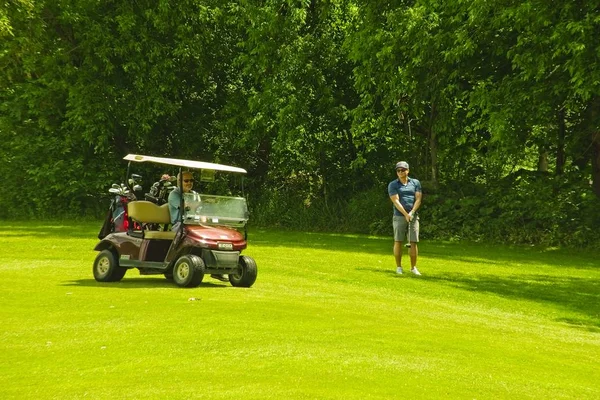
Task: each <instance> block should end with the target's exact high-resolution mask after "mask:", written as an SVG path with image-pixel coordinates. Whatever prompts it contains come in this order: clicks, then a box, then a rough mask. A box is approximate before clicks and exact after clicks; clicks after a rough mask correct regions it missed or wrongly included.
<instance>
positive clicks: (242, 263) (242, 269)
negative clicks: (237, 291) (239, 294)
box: [229, 256, 258, 287]
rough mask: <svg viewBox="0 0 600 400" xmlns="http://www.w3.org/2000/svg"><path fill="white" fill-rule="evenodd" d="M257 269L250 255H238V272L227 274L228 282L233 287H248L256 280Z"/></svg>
mask: <svg viewBox="0 0 600 400" xmlns="http://www.w3.org/2000/svg"><path fill="white" fill-rule="evenodd" d="M257 275H258V269H257V268H256V262H255V261H254V259H253V258H252V257H248V256H240V259H239V261H238V273H237V274H229V282H230V283H231V286H235V287H250V286H252V285H253V284H254V282H255V281H256V276H257Z"/></svg>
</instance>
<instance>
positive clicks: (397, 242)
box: [388, 161, 422, 275]
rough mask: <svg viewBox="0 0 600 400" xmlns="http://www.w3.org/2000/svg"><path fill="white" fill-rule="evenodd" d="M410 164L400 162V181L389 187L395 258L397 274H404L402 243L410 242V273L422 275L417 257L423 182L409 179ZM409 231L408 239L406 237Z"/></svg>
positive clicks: (392, 182)
mask: <svg viewBox="0 0 600 400" xmlns="http://www.w3.org/2000/svg"><path fill="white" fill-rule="evenodd" d="M408 172H409V169H408V163H407V162H406V161H400V162H398V163H397V164H396V175H397V176H398V179H395V180H393V181H391V182H390V184H389V185H388V194H389V195H390V200H392V204H393V205H394V219H393V224H394V258H395V259H396V273H397V274H402V273H403V272H404V271H403V269H402V242H403V241H404V240H405V239H406V240H407V241H408V242H410V250H409V251H408V254H409V255H410V266H411V268H410V272H412V273H413V274H415V275H421V273H420V272H419V270H418V269H417V255H418V254H419V249H418V247H417V243H418V242H419V217H418V216H417V210H418V209H419V207H421V195H422V192H421V182H419V180H418V179H412V178H409V177H408ZM407 231H408V238H407V237H406V234H407Z"/></svg>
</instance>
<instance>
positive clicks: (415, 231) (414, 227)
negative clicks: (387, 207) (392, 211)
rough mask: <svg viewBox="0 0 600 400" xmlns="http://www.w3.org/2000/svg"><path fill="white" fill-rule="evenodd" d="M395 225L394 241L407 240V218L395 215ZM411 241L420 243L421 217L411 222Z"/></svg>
mask: <svg viewBox="0 0 600 400" xmlns="http://www.w3.org/2000/svg"><path fill="white" fill-rule="evenodd" d="M393 225H394V241H396V242H404V241H406V233H407V231H408V225H409V224H408V222H406V218H404V216H403V215H401V216H397V215H394V220H393ZM408 241H409V242H411V243H418V242H419V217H418V216H417V217H416V218H413V220H412V221H411V222H410V237H409V240H408Z"/></svg>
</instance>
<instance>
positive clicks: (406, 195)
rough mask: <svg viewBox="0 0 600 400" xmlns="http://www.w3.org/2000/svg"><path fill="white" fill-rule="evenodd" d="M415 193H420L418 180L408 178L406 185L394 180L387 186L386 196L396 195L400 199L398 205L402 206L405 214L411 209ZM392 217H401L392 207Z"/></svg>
mask: <svg viewBox="0 0 600 400" xmlns="http://www.w3.org/2000/svg"><path fill="white" fill-rule="evenodd" d="M417 192H419V193H421V182H419V180H418V179H412V178H408V182H406V185H404V184H403V183H402V182H400V180H399V179H394V180H393V181H391V182H390V184H389V185H388V194H389V195H390V197H391V196H393V195H395V194H397V195H398V197H399V198H400V204H402V207H404V209H405V210H406V212H410V211H411V210H412V209H413V206H414V205H415V199H416V194H417ZM394 215H398V216H401V215H402V213H401V212H400V211H398V209H397V208H396V207H394Z"/></svg>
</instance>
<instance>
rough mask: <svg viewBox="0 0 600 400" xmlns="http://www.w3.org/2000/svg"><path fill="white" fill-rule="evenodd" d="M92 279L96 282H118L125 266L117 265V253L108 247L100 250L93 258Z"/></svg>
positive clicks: (123, 273) (123, 274)
mask: <svg viewBox="0 0 600 400" xmlns="http://www.w3.org/2000/svg"><path fill="white" fill-rule="evenodd" d="M93 272H94V279H96V280H97V281H98V282H118V281H120V280H121V279H123V276H125V272H127V268H124V267H121V266H119V261H118V258H117V255H116V254H115V253H114V251H112V250H110V249H106V250H102V251H101V252H100V253H98V256H96V259H95V260H94V267H93Z"/></svg>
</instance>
